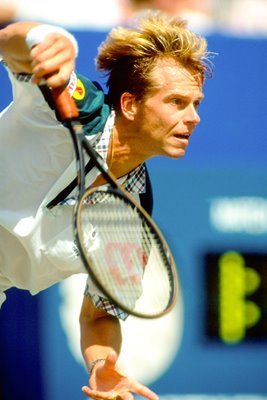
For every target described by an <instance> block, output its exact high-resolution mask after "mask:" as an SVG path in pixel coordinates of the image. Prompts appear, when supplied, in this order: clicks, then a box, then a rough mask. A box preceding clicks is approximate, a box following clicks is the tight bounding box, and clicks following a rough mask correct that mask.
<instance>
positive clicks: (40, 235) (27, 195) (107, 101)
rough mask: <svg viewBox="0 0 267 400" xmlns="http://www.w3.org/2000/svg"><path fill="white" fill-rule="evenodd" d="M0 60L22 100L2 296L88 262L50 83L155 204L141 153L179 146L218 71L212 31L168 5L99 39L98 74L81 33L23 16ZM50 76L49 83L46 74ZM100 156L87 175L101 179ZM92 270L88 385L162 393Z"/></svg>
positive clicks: (16, 103) (6, 208) (8, 167)
mask: <svg viewBox="0 0 267 400" xmlns="http://www.w3.org/2000/svg"><path fill="white" fill-rule="evenodd" d="M0 52H1V54H2V63H3V66H4V68H6V70H7V73H8V74H9V77H10V81H11V84H12V89H13V102H12V103H11V104H10V105H9V106H8V107H7V108H6V109H5V110H4V111H3V112H2V113H1V118H0V179H1V196H0V237H1V241H0V304H1V303H3V301H4V300H5V298H6V295H5V291H6V290H7V289H8V288H10V287H17V288H20V289H25V290H28V291H30V292H31V293H32V294H36V293H38V292H40V291H41V290H44V289H45V288H47V287H49V286H51V285H53V284H55V283H56V282H59V281H62V280H63V279H65V278H66V277H68V276H70V275H72V274H75V273H79V272H84V267H83V265H82V262H81V260H80V257H79V253H78V252H77V248H76V246H75V243H73V235H72V209H73V204H74V202H75V180H74V179H75V174H76V168H75V161H73V159H74V153H73V145H72V142H71V139H70V136H69V133H68V131H67V129H66V128H65V127H64V126H63V125H62V124H61V122H60V120H59V117H58V115H57V113H55V111H54V109H53V103H52V102H51V98H50V96H49V93H48V90H47V86H50V87H59V86H63V85H66V86H67V87H68V90H69V92H70V94H71V95H72V97H73V98H74V100H75V101H76V103H77V106H78V109H79V111H80V118H81V122H82V124H83V126H84V129H85V130H86V132H87V136H88V140H91V141H92V143H93V144H94V147H95V149H96V150H97V151H98V152H99V153H100V154H101V155H102V157H103V158H104V159H105V160H106V162H107V164H108V166H109V168H110V170H111V171H112V172H113V174H114V175H115V176H116V177H117V178H119V179H120V182H121V183H122V184H123V185H124V186H125V187H126V189H127V190H128V191H130V192H131V193H132V195H134V196H135V197H136V198H137V199H139V200H140V201H141V203H142V204H143V206H145V207H146V208H147V210H148V211H149V212H151V201H152V195H151V188H150V184H149V178H148V175H147V171H146V167H145V164H144V162H145V161H146V160H148V159H150V158H152V157H155V156H166V157H171V158H174V159H179V158H180V157H182V156H183V155H184V154H185V152H186V148H187V146H188V143H189V141H190V138H191V135H192V134H193V132H194V130H195V128H196V126H197V124H198V123H199V121H200V118H199V114H198V106H199V104H200V102H201V100H202V98H203V83H204V80H205V77H206V76H207V72H208V71H209V66H208V65H209V63H208V52H207V49H206V42H205V40H204V39H203V38H201V37H199V36H197V35H196V34H194V33H192V32H191V31H189V30H188V29H187V27H186V24H185V23H184V22H182V21H179V20H177V19H175V18H169V17H166V16H164V15H161V14H158V13H157V14H148V15H146V16H143V17H142V19H141V20H140V22H139V25H138V26H136V27H134V28H130V27H128V28H122V27H121V28H117V29H114V30H112V31H111V32H110V34H109V35H108V36H107V39H106V40H105V41H104V43H103V44H102V45H101V46H100V48H99V52H98V55H97V58H96V66H97V68H98V70H99V71H100V72H103V73H105V74H106V75H107V78H108V80H107V88H108V93H107V95H106V96H105V95H104V92H103V90H102V89H101V88H100V86H99V85H98V84H95V83H92V82H91V81H90V80H89V79H88V78H86V77H84V76H81V75H80V74H78V73H77V72H76V71H75V58H76V56H77V53H78V45H77V42H76V40H75V38H74V37H73V36H72V35H71V34H70V33H69V32H67V31H65V30H63V29H62V28H60V27H55V26H50V25H43V24H38V23H32V22H30V23H29V22H18V23H14V24H11V25H9V26H8V27H6V28H5V29H3V30H1V31H0ZM44 83H46V85H44ZM102 184H104V180H103V178H102V177H101V176H100V175H99V172H98V170H97V169H96V168H92V169H90V170H89V172H88V175H87V185H88V186H90V185H102ZM126 317H127V315H125V313H124V312H122V311H121V310H119V309H117V308H116V307H114V305H113V304H112V303H111V302H110V301H109V299H106V298H105V297H104V296H103V294H102V293H101V292H99V290H98V288H97V287H95V285H94V284H93V282H91V281H90V278H89V277H88V281H87V283H86V287H85V292H84V300H83V304H82V306H81V314H80V326H81V348H82V353H83V356H84V360H85V363H86V365H87V368H88V371H89V373H90V377H89V384H88V386H84V387H83V389H82V390H83V391H84V393H85V394H87V395H88V396H90V397H92V398H94V399H97V400H98V399H114V398H120V399H123V400H130V399H132V394H133V393H137V394H138V395H141V396H144V397H146V398H148V399H150V400H155V399H156V398H157V395H156V394H155V393H153V392H152V391H151V390H150V389H149V388H147V387H145V386H143V385H142V384H140V383H138V382H136V381H135V380H134V379H132V378H130V377H128V376H126V375H125V374H124V373H123V372H122V371H121V370H120V369H119V367H118V365H117V360H118V356H119V354H120V349H121V342H122V337H121V330H120V322H119V320H120V319H125V318H126Z"/></svg>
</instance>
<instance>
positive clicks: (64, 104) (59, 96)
mask: <svg viewBox="0 0 267 400" xmlns="http://www.w3.org/2000/svg"><path fill="white" fill-rule="evenodd" d="M51 91H52V96H53V99H54V102H55V105H56V108H57V111H58V112H59V115H60V117H61V118H62V120H63V121H65V120H67V119H73V118H78V117H79V111H78V109H77V106H76V103H75V101H74V100H73V98H72V97H71V95H70V94H69V91H68V88H66V87H65V88H62V87H61V88H53V89H51Z"/></svg>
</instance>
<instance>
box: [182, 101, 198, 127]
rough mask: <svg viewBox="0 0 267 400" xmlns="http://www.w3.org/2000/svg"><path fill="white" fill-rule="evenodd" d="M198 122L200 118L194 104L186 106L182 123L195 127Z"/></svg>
mask: <svg viewBox="0 0 267 400" xmlns="http://www.w3.org/2000/svg"><path fill="white" fill-rule="evenodd" d="M199 122H200V116H199V114H198V111H197V109H196V107H195V105H194V104H190V105H188V107H187V108H186V111H185V116H184V123H185V124H194V125H197V124H198V123H199Z"/></svg>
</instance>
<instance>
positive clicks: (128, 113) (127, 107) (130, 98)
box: [120, 92, 137, 121]
mask: <svg viewBox="0 0 267 400" xmlns="http://www.w3.org/2000/svg"><path fill="white" fill-rule="evenodd" d="M120 105H121V112H122V114H123V115H124V117H125V118H127V119H128V120H130V121H133V120H134V117H135V114H136V111H137V104H136V99H135V96H134V95H133V94H131V93H129V92H124V93H123V94H122V95H121V101H120Z"/></svg>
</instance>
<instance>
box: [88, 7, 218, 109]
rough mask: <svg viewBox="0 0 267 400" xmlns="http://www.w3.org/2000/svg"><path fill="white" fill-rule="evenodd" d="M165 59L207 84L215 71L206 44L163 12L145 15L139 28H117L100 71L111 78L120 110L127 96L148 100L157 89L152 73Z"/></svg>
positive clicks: (106, 43) (104, 50) (112, 94)
mask: <svg viewBox="0 0 267 400" xmlns="http://www.w3.org/2000/svg"><path fill="white" fill-rule="evenodd" d="M162 58H171V59H174V60H175V62H177V64H179V65H181V66H182V67H185V68H190V69H193V70H194V71H196V73H198V74H199V75H200V76H201V79H202V81H204V79H205V76H206V74H207V72H208V71H209V72H210V71H211V69H210V67H209V64H208V59H209V53H208V51H207V43H206V40H205V39H204V38H203V37H201V36H199V35H197V34H195V33H193V32H191V31H190V30H189V29H188V28H187V25H186V22H185V21H183V20H180V19H178V18H176V17H169V16H167V15H165V14H162V13H160V12H149V13H148V14H146V15H144V16H143V17H142V18H141V19H140V21H139V25H138V26H137V27H136V28H131V27H129V28H125V27H118V28H114V29H113V30H112V31H111V32H110V33H109V35H108V36H107V38H106V40H105V41H104V42H103V43H102V44H101V45H100V47H99V50H98V56H97V58H96V67H97V69H98V70H99V71H101V72H103V73H104V74H105V75H106V76H107V86H108V89H109V93H108V95H109V98H110V102H111V103H112V104H113V105H114V107H115V108H116V106H118V104H119V100H120V97H121V95H122V93H124V92H130V93H132V94H134V95H135V96H136V98H137V99H142V98H144V97H145V96H146V95H147V94H148V93H149V90H150V89H151V88H152V87H153V82H152V80H151V79H150V73H151V71H152V69H153V67H154V66H155V64H156V62H157V61H158V60H159V59H162Z"/></svg>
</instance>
